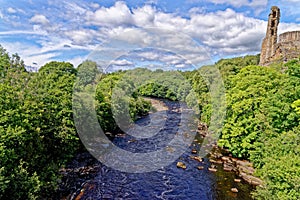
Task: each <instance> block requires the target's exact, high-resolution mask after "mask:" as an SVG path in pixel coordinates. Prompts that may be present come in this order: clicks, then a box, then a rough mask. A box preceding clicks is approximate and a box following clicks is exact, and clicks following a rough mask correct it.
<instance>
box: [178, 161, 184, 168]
mask: <svg viewBox="0 0 300 200" xmlns="http://www.w3.org/2000/svg"><path fill="white" fill-rule="evenodd" d="M177 167H178V168H182V169H186V165H185V164H184V163H183V162H177Z"/></svg>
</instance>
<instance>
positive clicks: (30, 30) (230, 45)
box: [0, 0, 300, 68]
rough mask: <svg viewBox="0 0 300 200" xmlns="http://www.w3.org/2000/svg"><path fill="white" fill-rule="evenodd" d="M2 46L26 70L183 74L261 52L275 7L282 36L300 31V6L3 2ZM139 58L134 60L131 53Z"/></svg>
mask: <svg viewBox="0 0 300 200" xmlns="http://www.w3.org/2000/svg"><path fill="white" fill-rule="evenodd" d="M0 4H1V7H0V44H1V45H2V46H3V47H4V48H5V49H7V50H8V51H9V52H10V53H15V52H17V53H18V54H19V55H20V56H21V57H22V58H23V60H24V61H25V64H26V65H31V66H42V65H43V64H45V63H46V62H49V61H51V60H58V61H69V62H71V63H73V64H74V65H75V66H77V65H78V64H79V63H80V62H82V61H83V60H85V59H90V58H95V60H96V59H98V61H99V62H100V63H101V62H102V64H103V65H105V64H108V63H110V64H111V65H113V66H114V67H115V68H122V67H128V66H136V65H140V64H141V63H143V65H149V66H150V67H151V66H153V67H155V65H156V64H157V65H159V64H161V63H165V64H167V65H169V66H175V67H178V68H181V67H183V66H189V65H191V64H194V65H201V63H202V64H203V63H209V62H215V61H217V60H218V59H220V58H225V57H234V56H240V55H246V54H257V53H259V51H260V46H261V41H262V39H263V37H264V35H265V31H266V26H267V18H268V14H269V12H270V8H271V6H272V5H277V6H279V7H280V9H281V23H280V26H279V33H282V32H285V31H292V30H300V9H298V8H299V7H300V0H278V1H273V0H272V1H267V0H239V1H234V0H172V1H171V0H169V1H166V0H148V1H147V0H146V1H145V0H143V1H142V0H128V1H112V0H64V1H61V0H44V1H40V0H15V1H9V0H0ZM132 52H134V55H133V53H132Z"/></svg>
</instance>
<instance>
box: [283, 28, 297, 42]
mask: <svg viewBox="0 0 300 200" xmlns="http://www.w3.org/2000/svg"><path fill="white" fill-rule="evenodd" d="M291 41H300V31H291V32H285V33H282V34H280V35H279V43H285V42H291Z"/></svg>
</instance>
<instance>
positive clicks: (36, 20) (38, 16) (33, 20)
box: [30, 14, 49, 25]
mask: <svg viewBox="0 0 300 200" xmlns="http://www.w3.org/2000/svg"><path fill="white" fill-rule="evenodd" d="M30 22H31V23H35V24H42V25H47V24H49V20H48V19H47V18H46V17H45V16H44V15H41V14H36V15H34V16H33V17H32V18H31V19H30Z"/></svg>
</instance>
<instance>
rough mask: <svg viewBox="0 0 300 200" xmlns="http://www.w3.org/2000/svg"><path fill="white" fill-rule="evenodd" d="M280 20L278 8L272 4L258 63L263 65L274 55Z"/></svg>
mask: <svg viewBox="0 0 300 200" xmlns="http://www.w3.org/2000/svg"><path fill="white" fill-rule="evenodd" d="M279 20H280V9H279V8H278V7H276V6H272V8H271V13H270V14H269V20H268V27H267V33H266V37H265V38H264V40H263V42H262V47H261V54H260V64H261V65H265V64H267V63H269V62H270V59H272V57H273V56H274V55H275V52H276V45H277V30H278V24H279Z"/></svg>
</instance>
